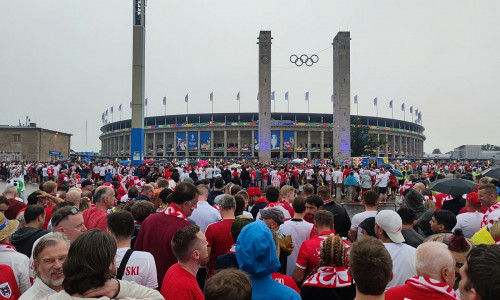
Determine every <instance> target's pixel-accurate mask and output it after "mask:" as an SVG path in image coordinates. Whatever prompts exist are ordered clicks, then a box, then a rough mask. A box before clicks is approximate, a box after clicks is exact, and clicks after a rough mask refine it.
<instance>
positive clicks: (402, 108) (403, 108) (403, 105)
mask: <svg viewBox="0 0 500 300" xmlns="http://www.w3.org/2000/svg"><path fill="white" fill-rule="evenodd" d="M401 110H402V111H404V110H405V104H404V103H403V104H401Z"/></svg>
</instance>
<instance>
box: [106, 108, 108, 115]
mask: <svg viewBox="0 0 500 300" xmlns="http://www.w3.org/2000/svg"><path fill="white" fill-rule="evenodd" d="M107 116H108V110H107V109H106V117H107Z"/></svg>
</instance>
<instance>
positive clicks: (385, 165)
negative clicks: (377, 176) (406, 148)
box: [377, 164, 392, 169]
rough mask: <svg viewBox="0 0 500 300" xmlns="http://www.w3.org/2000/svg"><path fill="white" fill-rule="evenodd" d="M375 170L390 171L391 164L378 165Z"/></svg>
mask: <svg viewBox="0 0 500 300" xmlns="http://www.w3.org/2000/svg"><path fill="white" fill-rule="evenodd" d="M377 168H386V169H390V168H392V165H391V164H380V165H377Z"/></svg>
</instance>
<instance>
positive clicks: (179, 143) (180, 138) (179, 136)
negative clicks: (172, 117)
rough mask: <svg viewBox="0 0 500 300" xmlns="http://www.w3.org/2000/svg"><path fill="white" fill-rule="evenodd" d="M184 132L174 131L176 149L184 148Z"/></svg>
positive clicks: (181, 149)
mask: <svg viewBox="0 0 500 300" xmlns="http://www.w3.org/2000/svg"><path fill="white" fill-rule="evenodd" d="M186 146H187V145H186V133H185V132H176V133H175V148H176V149H177V151H184V150H186Z"/></svg>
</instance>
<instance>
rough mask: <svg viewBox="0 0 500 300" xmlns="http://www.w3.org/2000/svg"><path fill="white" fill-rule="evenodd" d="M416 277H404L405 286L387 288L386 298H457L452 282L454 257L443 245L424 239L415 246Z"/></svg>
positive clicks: (424, 299) (399, 299) (453, 280)
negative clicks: (405, 278) (424, 240)
mask: <svg viewBox="0 0 500 300" xmlns="http://www.w3.org/2000/svg"><path fill="white" fill-rule="evenodd" d="M415 268H416V271H417V276H415V277H412V278H410V279H408V280H406V282H405V285H402V286H397V287H393V288H391V289H389V290H388V291H387V292H386V294H385V298H386V299H391V300H404V299H415V300H418V299H422V300H426V299H449V300H452V299H457V295H456V294H455V291H454V290H453V285H454V284H455V259H454V258H453V255H452V254H451V252H450V250H448V246H446V244H443V243H440V242H426V243H423V244H421V245H420V246H418V248H417V253H416V256H415Z"/></svg>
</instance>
